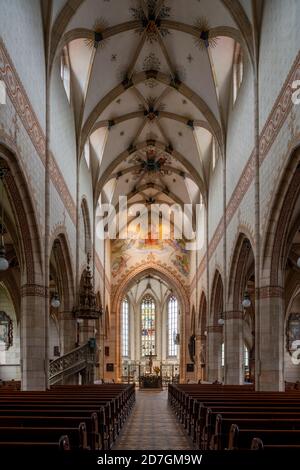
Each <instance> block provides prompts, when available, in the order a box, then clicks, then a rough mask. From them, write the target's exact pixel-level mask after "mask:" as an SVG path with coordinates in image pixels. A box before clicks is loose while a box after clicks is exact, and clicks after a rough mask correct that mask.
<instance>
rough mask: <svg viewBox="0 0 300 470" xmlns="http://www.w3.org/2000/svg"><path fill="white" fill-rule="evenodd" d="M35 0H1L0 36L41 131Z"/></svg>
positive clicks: (40, 42)
mask: <svg viewBox="0 0 300 470" xmlns="http://www.w3.org/2000/svg"><path fill="white" fill-rule="evenodd" d="M40 4H41V2H40V1H39V0H25V1H24V0H1V2H0V37H2V40H3V41H4V44H5V47H6V49H7V50H8V53H9V55H10V56H11V58H12V60H13V62H14V65H15V68H16V70H17V72H18V75H19V77H20V79H21V81H22V83H23V86H24V88H25V90H26V93H27V95H28V97H29V100H30V102H31V104H32V106H33V109H34V111H35V113H36V115H37V117H38V120H39V122H40V125H41V127H42V129H44V131H45V99H46V98H45V96H46V95H45V57H44V35H43V25H42V17H41V7H40Z"/></svg>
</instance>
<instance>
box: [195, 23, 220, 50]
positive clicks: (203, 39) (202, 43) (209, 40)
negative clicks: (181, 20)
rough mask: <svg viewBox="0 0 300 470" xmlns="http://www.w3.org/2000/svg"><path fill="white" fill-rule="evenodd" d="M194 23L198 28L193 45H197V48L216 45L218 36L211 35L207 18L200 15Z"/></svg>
mask: <svg viewBox="0 0 300 470" xmlns="http://www.w3.org/2000/svg"><path fill="white" fill-rule="evenodd" d="M194 24H195V27H196V28H197V29H199V30H200V34H199V36H198V37H197V38H195V45H196V46H197V47H199V49H208V48H209V47H210V48H212V47H216V45H217V44H218V38H216V37H211V35H210V29H211V27H210V24H209V22H208V20H207V19H206V18H204V17H203V16H202V17H201V18H197V20H196V21H195V23H194Z"/></svg>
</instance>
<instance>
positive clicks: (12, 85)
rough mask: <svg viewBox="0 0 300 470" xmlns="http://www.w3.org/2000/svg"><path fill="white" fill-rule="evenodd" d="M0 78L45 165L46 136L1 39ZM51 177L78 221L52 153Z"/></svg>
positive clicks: (62, 198) (74, 221)
mask: <svg viewBox="0 0 300 470" xmlns="http://www.w3.org/2000/svg"><path fill="white" fill-rule="evenodd" d="M0 79H1V80H3V81H4V83H5V85H6V90H7V94H8V96H9V98H10V100H11V102H12V103H13V105H14V108H15V110H16V112H17V113H18V115H19V118H20V119H21V121H22V123H23V126H24V128H25V129H26V131H27V133H28V135H29V137H30V139H31V142H32V144H33V145H34V147H35V149H36V151H37V154H38V155H39V157H40V159H41V161H42V163H43V165H45V152H46V138H45V134H44V132H43V130H42V128H41V126H40V124H39V121H38V118H37V116H36V114H35V112H34V110H33V108H32V106H31V104H30V101H29V99H28V96H27V93H26V91H25V89H24V87H23V85H22V83H21V80H20V78H19V76H18V74H17V71H16V69H15V67H14V65H13V63H12V61H11V59H10V56H9V54H8V52H7V50H6V48H5V46H4V44H3V41H2V40H1V39H0ZM50 177H51V181H52V183H53V185H54V186H55V188H56V190H57V192H58V194H59V196H60V198H61V200H62V202H63V204H64V206H65V207H66V209H67V211H68V213H69V215H70V217H71V219H72V222H73V223H74V224H75V223H76V205H75V203H74V201H73V198H72V196H71V194H70V191H69V189H68V186H67V184H66V182H65V180H64V178H63V175H62V173H61V171H60V169H59V167H58V164H57V162H56V161H55V158H54V156H53V155H52V154H51V155H50Z"/></svg>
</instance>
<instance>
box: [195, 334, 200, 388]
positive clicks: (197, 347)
mask: <svg viewBox="0 0 300 470" xmlns="http://www.w3.org/2000/svg"><path fill="white" fill-rule="evenodd" d="M200 351H201V335H199V334H197V335H196V339H195V367H196V370H195V378H196V380H197V381H198V380H199V379H200V378H201V365H200Z"/></svg>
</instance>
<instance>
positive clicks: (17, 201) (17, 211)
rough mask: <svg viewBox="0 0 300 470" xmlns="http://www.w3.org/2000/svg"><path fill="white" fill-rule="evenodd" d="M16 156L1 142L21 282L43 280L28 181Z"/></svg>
mask: <svg viewBox="0 0 300 470" xmlns="http://www.w3.org/2000/svg"><path fill="white" fill-rule="evenodd" d="M20 161H21V159H20V157H18V156H17V155H16V154H15V153H14V152H13V151H12V150H10V149H9V148H8V147H7V146H6V145H3V144H2V143H1V142H0V166H3V167H5V168H8V170H9V171H8V173H7V174H6V176H5V178H4V187H5V190H6V193H7V196H8V200H9V203H10V206H11V208H12V212H13V215H14V221H15V224H16V226H17V229H16V232H17V237H18V243H19V246H18V249H19V253H20V254H21V256H20V260H19V262H20V268H21V278H22V281H21V283H22V285H27V286H29V285H30V286H32V285H37V284H41V283H42V271H43V261H42V259H43V257H42V248H41V247H42V245H41V234H40V230H39V228H38V227H39V225H38V223H37V216H36V211H35V208H34V203H33V201H32V197H31V194H30V191H29V187H28V182H27V179H26V176H25V174H24V173H23V171H22V169H21V166H20Z"/></svg>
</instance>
